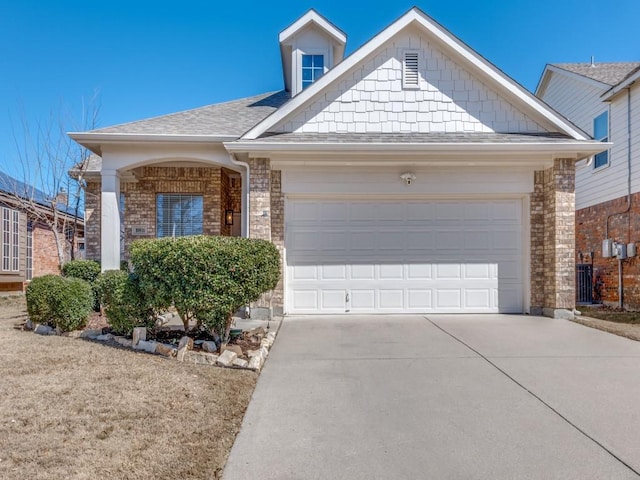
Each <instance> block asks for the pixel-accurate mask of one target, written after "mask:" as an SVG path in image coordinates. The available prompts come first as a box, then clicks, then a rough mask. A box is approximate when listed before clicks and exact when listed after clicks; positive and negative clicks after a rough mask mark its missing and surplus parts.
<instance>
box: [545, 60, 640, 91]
mask: <svg viewBox="0 0 640 480" xmlns="http://www.w3.org/2000/svg"><path fill="white" fill-rule="evenodd" d="M552 65H553V66H554V67H557V68H561V69H562V70H567V71H568V72H572V73H576V74H578V75H582V76H583V77H587V78H590V79H592V80H596V81H598V82H602V83H606V84H607V85H610V86H612V87H613V86H614V85H617V84H618V83H620V82H621V81H623V80H624V79H625V78H627V77H628V76H629V75H630V74H632V73H634V72H635V71H636V70H638V68H640V62H615V63H594V64H591V63H554V64H552Z"/></svg>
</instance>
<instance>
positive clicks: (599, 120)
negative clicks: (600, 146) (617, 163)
mask: <svg viewBox="0 0 640 480" xmlns="http://www.w3.org/2000/svg"><path fill="white" fill-rule="evenodd" d="M593 138H595V139H596V140H598V141H599V142H608V141H609V112H604V113H603V114H601V115H598V116H597V117H596V118H594V119H593ZM608 163H609V150H606V151H604V152H601V153H598V154H597V155H596V156H595V157H594V159H593V168H600V167H604V166H605V165H607V164H608Z"/></svg>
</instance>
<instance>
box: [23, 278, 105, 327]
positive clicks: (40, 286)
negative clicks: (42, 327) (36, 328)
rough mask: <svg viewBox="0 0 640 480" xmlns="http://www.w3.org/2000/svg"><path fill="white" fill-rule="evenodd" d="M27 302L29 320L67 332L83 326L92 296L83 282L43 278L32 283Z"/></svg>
mask: <svg viewBox="0 0 640 480" xmlns="http://www.w3.org/2000/svg"><path fill="white" fill-rule="evenodd" d="M26 300H27V312H28V313H29V317H30V318H31V320H32V321H34V322H36V323H48V324H50V325H52V326H54V327H59V328H60V329H61V330H62V331H64V332H68V331H70V330H76V329H79V328H82V327H84V326H85V325H86V322H87V318H88V317H89V314H90V313H91V309H92V307H93V301H94V297H93V291H92V290H91V286H90V285H89V284H88V283H87V282H85V281H84V280H81V279H79V278H66V277H59V276H57V275H45V276H43V277H37V278H34V279H33V280H32V281H31V283H30V284H29V286H28V287H27V291H26Z"/></svg>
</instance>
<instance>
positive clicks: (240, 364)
mask: <svg viewBox="0 0 640 480" xmlns="http://www.w3.org/2000/svg"><path fill="white" fill-rule="evenodd" d="M247 365H249V362H247V361H246V360H243V359H242V358H236V359H235V360H234V361H233V366H234V367H242V368H246V367H247Z"/></svg>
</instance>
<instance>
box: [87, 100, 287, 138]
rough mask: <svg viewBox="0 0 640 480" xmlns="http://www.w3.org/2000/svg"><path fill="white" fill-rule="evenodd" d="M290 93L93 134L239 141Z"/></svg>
mask: <svg viewBox="0 0 640 480" xmlns="http://www.w3.org/2000/svg"><path fill="white" fill-rule="evenodd" d="M289 98H290V95H289V93H288V92H285V91H280V92H270V93H265V94H262V95H256V96H254V97H248V98H242V99H240V100H233V101H230V102H225V103H217V104H213V105H207V106H205V107H200V108H195V109H193V110H185V111H182V112H177V113H171V114H169V115H162V116H160V117H154V118H148V119H145V120H139V121H136V122H131V123H123V124H120V125H115V126H112V127H106V128H99V129H97V130H93V131H92V132H91V133H128V134H158V135H223V136H235V137H240V136H241V135H242V134H243V133H245V132H246V131H247V130H249V129H250V128H252V127H253V126H254V125H256V124H257V123H259V122H261V121H262V120H264V119H265V118H266V117H267V116H269V115H270V114H271V113H272V112H274V111H275V110H277V109H278V108H279V107H280V106H281V105H283V104H284V103H285V102H286V101H287V100H289Z"/></svg>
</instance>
